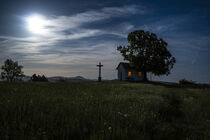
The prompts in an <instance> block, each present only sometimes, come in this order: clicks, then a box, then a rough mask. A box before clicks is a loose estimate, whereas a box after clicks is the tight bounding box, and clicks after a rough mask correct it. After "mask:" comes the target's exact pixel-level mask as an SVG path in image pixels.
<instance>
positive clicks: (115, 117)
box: [0, 82, 210, 140]
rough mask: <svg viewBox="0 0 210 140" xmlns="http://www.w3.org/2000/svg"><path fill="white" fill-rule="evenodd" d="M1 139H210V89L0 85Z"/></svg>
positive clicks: (123, 84) (111, 84) (106, 84)
mask: <svg viewBox="0 0 210 140" xmlns="http://www.w3.org/2000/svg"><path fill="white" fill-rule="evenodd" d="M0 139H1V140H4V139H6V140H7V139H8V140H13V139H18V140H56V139H58V140H63V139H66V140H70V139H75V140H82V139H88V140H89V139H90V140H106V139H107V140H111V139H113V140H141V139H142V140H154V139H155V140H159V139H160V140H182V139H183V140H199V139H200V140H209V139H210V89H209V88H206V89H205V88H203V89H197V88H179V87H167V86H163V85H154V84H145V83H128V82H101V83H97V82H84V83H67V82H57V83H44V82H43V83H7V82H0Z"/></svg>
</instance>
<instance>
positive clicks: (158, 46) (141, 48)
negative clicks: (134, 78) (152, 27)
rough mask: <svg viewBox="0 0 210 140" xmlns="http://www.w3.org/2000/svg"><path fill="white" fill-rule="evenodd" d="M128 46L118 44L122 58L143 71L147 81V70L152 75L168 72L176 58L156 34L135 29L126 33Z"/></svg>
mask: <svg viewBox="0 0 210 140" xmlns="http://www.w3.org/2000/svg"><path fill="white" fill-rule="evenodd" d="M127 39H128V42H129V44H130V45H128V46H118V47H117V50H118V51H120V53H121V54H122V56H123V57H124V60H127V61H129V62H130V66H131V67H133V68H134V69H136V70H137V71H142V72H143V75H144V76H143V78H144V79H143V80H144V81H147V72H152V73H153V74H154V75H163V74H166V75H168V74H170V70H171V69H172V68H173V65H174V63H175V62H176V59H175V58H174V57H172V55H171V53H170V52H169V51H168V50H167V48H166V47H167V45H168V44H167V43H166V42H165V41H164V40H163V39H162V38H157V36H156V34H154V33H150V32H145V31H143V30H137V31H134V32H131V33H130V34H129V35H128V38H127Z"/></svg>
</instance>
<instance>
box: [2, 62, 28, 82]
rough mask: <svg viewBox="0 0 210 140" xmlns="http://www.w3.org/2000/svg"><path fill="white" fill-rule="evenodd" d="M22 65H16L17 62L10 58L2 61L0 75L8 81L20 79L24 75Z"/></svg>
mask: <svg viewBox="0 0 210 140" xmlns="http://www.w3.org/2000/svg"><path fill="white" fill-rule="evenodd" d="M22 68H23V66H20V65H18V62H17V61H16V62H14V61H13V60H12V59H7V60H5V61H4V65H2V66H1V69H2V72H1V77H2V78H3V79H7V81H9V82H13V81H16V80H21V78H22V77H23V76H24V75H23V71H22Z"/></svg>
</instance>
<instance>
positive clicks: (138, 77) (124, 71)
mask: <svg viewBox="0 0 210 140" xmlns="http://www.w3.org/2000/svg"><path fill="white" fill-rule="evenodd" d="M116 69H117V71H118V80H119V81H142V80H143V75H142V72H141V71H136V70H134V69H133V68H132V67H130V65H129V63H125V62H120V63H119V65H118V66H117V68H116Z"/></svg>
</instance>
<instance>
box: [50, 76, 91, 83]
mask: <svg viewBox="0 0 210 140" xmlns="http://www.w3.org/2000/svg"><path fill="white" fill-rule="evenodd" d="M47 79H48V81H50V82H56V81H58V80H65V81H68V82H88V81H95V80H91V79H86V78H84V77H82V76H76V77H63V76H55V77H47Z"/></svg>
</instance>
